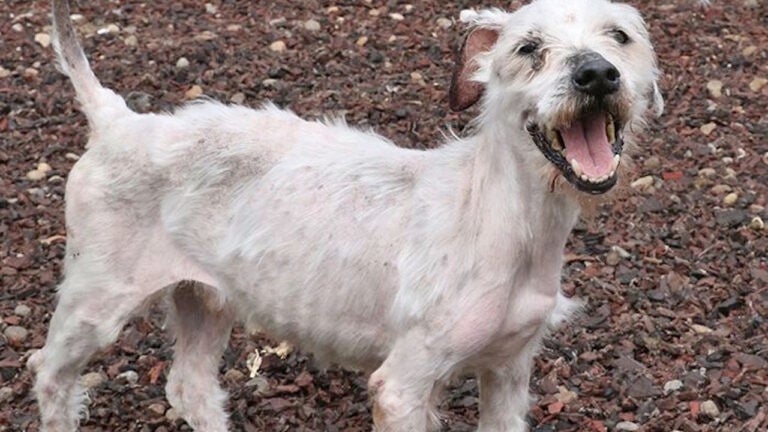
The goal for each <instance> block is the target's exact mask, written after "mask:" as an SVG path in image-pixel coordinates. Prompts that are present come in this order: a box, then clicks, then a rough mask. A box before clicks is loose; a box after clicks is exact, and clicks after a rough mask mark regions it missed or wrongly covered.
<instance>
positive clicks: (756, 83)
mask: <svg viewBox="0 0 768 432" xmlns="http://www.w3.org/2000/svg"><path fill="white" fill-rule="evenodd" d="M766 84H768V79H766V78H755V79H753V80H752V82H750V83H749V89H750V90H752V91H753V92H759V91H760V90H761V89H762V88H763V87H765V85H766Z"/></svg>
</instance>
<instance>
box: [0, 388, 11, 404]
mask: <svg viewBox="0 0 768 432" xmlns="http://www.w3.org/2000/svg"><path fill="white" fill-rule="evenodd" d="M11 399H13V389H12V388H10V387H2V388H0V404H1V403H6V402H8V401H9V400H11Z"/></svg>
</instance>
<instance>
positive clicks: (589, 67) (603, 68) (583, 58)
mask: <svg viewBox="0 0 768 432" xmlns="http://www.w3.org/2000/svg"><path fill="white" fill-rule="evenodd" d="M574 60H575V63H576V68H575V69H574V72H573V85H574V86H575V87H576V90H578V91H580V92H582V93H586V94H588V95H591V96H596V97H600V96H605V95H609V94H611V93H615V92H616V91H617V90H618V89H619V82H620V80H619V78H621V74H620V73H619V70H618V69H616V66H614V65H612V64H611V63H610V62H609V61H608V60H606V59H605V58H604V57H603V56H601V55H600V54H598V53H595V52H590V53H586V54H581V55H579V56H578V57H577V58H576V59H574Z"/></svg>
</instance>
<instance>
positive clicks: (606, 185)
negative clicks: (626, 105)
mask: <svg viewBox="0 0 768 432" xmlns="http://www.w3.org/2000/svg"><path fill="white" fill-rule="evenodd" d="M608 128H609V129H610V130H607V131H606V134H607V136H608V137H609V138H611V139H612V143H611V150H612V153H613V155H614V159H613V169H612V171H611V173H610V175H606V176H603V178H601V179H599V180H598V181H594V179H587V178H584V175H583V173H581V172H577V170H579V167H578V163H573V162H569V161H568V160H567V159H566V157H565V154H564V152H563V150H564V147H563V140H562V136H561V135H560V132H559V131H557V130H554V129H547V128H542V126H540V125H539V124H538V123H535V122H529V123H528V124H527V125H526V130H527V131H528V133H529V134H530V135H531V138H532V139H533V142H534V144H536V147H538V148H539V151H541V153H542V154H543V155H544V157H545V158H546V159H547V160H548V161H549V162H550V163H552V165H554V166H555V167H556V168H557V169H558V170H559V171H560V172H561V173H562V175H563V177H565V179H566V180H568V182H570V183H571V184H573V185H574V186H575V187H576V189H578V190H580V191H582V192H586V193H589V194H593V195H599V194H603V193H605V192H608V191H609V190H610V189H611V188H613V186H614V185H616V182H617V180H618V174H617V168H618V165H619V161H620V157H621V153H622V150H623V149H624V138H623V136H622V134H621V131H622V124H621V123H620V122H619V121H618V120H613V117H611V116H609V125H608ZM574 165H575V166H574Z"/></svg>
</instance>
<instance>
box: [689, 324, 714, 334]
mask: <svg viewBox="0 0 768 432" xmlns="http://www.w3.org/2000/svg"><path fill="white" fill-rule="evenodd" d="M691 329H693V331H695V332H696V333H698V334H709V333H712V331H713V330H712V329H711V328H709V327H707V326H703V325H700V324H692V325H691Z"/></svg>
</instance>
